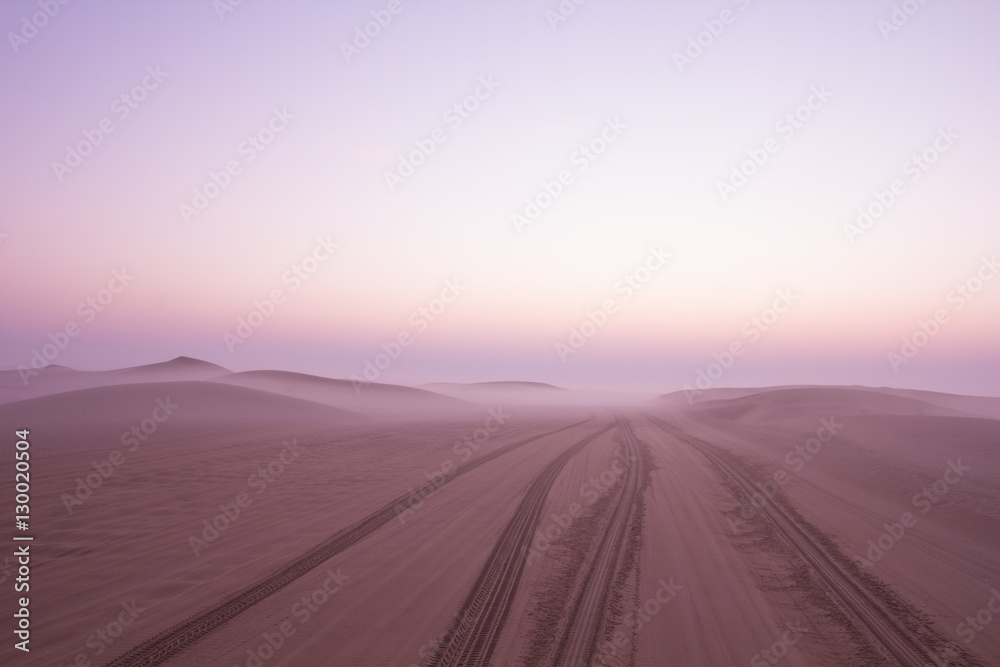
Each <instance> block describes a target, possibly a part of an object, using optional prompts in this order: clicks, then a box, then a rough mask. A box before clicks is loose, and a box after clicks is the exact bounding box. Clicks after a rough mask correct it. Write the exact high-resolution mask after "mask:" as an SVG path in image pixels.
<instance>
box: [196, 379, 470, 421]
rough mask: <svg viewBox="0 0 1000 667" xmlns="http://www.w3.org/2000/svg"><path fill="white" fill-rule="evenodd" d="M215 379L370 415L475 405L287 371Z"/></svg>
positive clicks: (431, 394)
mask: <svg viewBox="0 0 1000 667" xmlns="http://www.w3.org/2000/svg"><path fill="white" fill-rule="evenodd" d="M212 381H213V382H218V383H222V384H228V385H235V386H239V387H248V388H252V389H259V390H261V391H268V392H272V393H275V394H281V395H284V396H290V397H293V398H301V399H305V400H309V401H315V402H317V403H324V404H326V405H331V406H335V407H340V408H344V409H347V410H354V411H357V412H364V413H369V414H380V415H400V414H408V415H413V414H422V415H426V414H434V413H440V412H447V411H455V410H460V409H462V408H471V407H472V406H469V405H468V404H467V403H466V402H465V401H462V400H460V399H456V398H452V397H449V396H443V395H441V394H437V393H434V392H430V391H425V390H423V389H416V388H413V387H404V386H400V385H393V384H383V383H378V382H373V383H371V384H363V385H359V384H356V383H354V382H352V381H351V380H336V379H331V378H324V377H317V376H315V375H305V374H303V373H291V372H287V371H247V372H242V373H231V374H229V375H223V376H220V377H216V378H213V379H212Z"/></svg>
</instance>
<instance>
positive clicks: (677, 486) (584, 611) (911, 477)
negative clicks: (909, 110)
mask: <svg viewBox="0 0 1000 667" xmlns="http://www.w3.org/2000/svg"><path fill="white" fill-rule="evenodd" d="M39 379H41V380H42V381H41V382H39V383H38V384H37V385H35V386H34V387H33V388H31V390H30V391H29V390H27V389H23V390H22V393H23V394H24V397H23V398H20V399H18V397H17V396H16V395H12V394H13V393H14V392H16V389H15V388H12V387H9V389H10V391H11V392H12V394H8V395H7V397H6V402H5V403H4V404H2V405H0V422H3V423H5V424H13V423H24V422H32V423H35V424H37V426H36V427H35V428H33V429H32V431H31V441H32V450H31V451H32V452H33V453H35V454H36V455H37V457H38V458H37V461H36V463H35V465H36V466H37V468H38V469H44V470H45V473H44V474H43V475H39V476H38V477H36V478H34V479H35V480H36V481H35V482H34V484H33V486H32V488H33V492H32V498H33V502H34V503H35V505H34V506H35V507H36V508H37V509H36V512H35V515H34V517H33V519H34V524H35V525H36V526H37V528H36V529H35V531H34V532H35V535H34V536H35V540H36V542H35V543H34V551H33V558H34V559H35V560H34V561H33V562H34V563H35V567H37V568H38V571H39V572H41V573H44V574H45V576H44V577H43V576H39V577H37V579H36V580H34V581H33V587H32V592H33V594H32V605H33V609H34V610H35V612H34V616H33V617H32V618H33V623H34V627H35V632H36V633H38V634H37V635H36V636H44V637H46V642H45V643H44V644H43V645H40V646H38V647H36V648H34V649H33V651H32V652H31V653H30V657H28V656H21V655H17V652H15V651H14V649H13V648H12V647H11V646H10V644H9V643H7V644H4V645H3V646H2V647H0V659H2V660H3V661H4V664H7V662H10V663H11V664H15V663H14V661H17V664H29V665H51V664H67V663H70V662H71V661H72V660H73V659H74V657H75V656H76V655H84V656H87V658H88V659H91V660H93V661H94V662H95V663H96V664H108V665H132V664H178V665H180V664H219V665H231V664H239V665H243V664H249V663H248V662H247V661H250V663H252V662H253V659H252V656H253V655H256V656H258V658H257V659H262V658H261V656H269V657H268V659H267V661H268V662H269V663H271V664H279V665H302V664H310V665H311V664H316V665H383V664H384V665H391V664H404V665H410V664H417V665H447V664H462V665H478V664H528V665H549V664H557V665H564V664H565V665H580V664H588V665H589V664H619V663H618V662H615V661H616V660H618V661H623V660H626V659H627V660H628V661H631V664H637V665H653V664H664V662H663V661H664V660H669V661H670V664H673V663H674V662H676V663H678V664H703V665H709V664H712V665H721V664H747V663H750V664H754V663H753V662H752V661H753V660H762V659H766V658H765V657H764V656H765V655H770V656H771V657H775V656H776V655H777V654H778V653H781V655H782V660H783V661H784V662H785V663H787V664H790V665H820V664H830V665H843V664H856V665H882V664H897V663H898V664H918V662H919V661H931V660H933V659H934V657H935V656H944V657H943V658H942V659H943V660H944V661H945V662H943V663H942V664H949V665H988V664H992V663H993V662H995V661H996V660H998V659H1000V635H998V634H997V633H996V632H993V630H994V628H992V627H991V626H987V627H985V628H984V629H983V630H981V631H977V630H974V629H973V627H974V626H972V625H970V624H969V623H968V621H967V620H966V617H967V616H968V615H969V614H970V613H976V612H977V611H978V609H979V608H980V607H983V608H985V607H986V606H987V605H988V604H989V603H990V596H991V595H992V594H993V593H992V590H993V587H996V586H997V585H998V584H1000V570H998V569H997V566H996V558H995V555H996V553H997V550H998V549H1000V514H998V513H997V511H996V500H995V499H996V497H997V494H998V493H1000V488H998V487H1000V455H998V454H1000V453H998V450H997V443H998V442H1000V420H997V419H996V418H989V417H987V416H985V415H984V413H991V412H994V413H995V411H996V410H997V407H998V404H1000V399H990V398H979V397H969V396H957V395H948V394H935V393H928V392H901V391H899V390H891V389H878V388H863V387H778V388H756V389H742V390H717V391H714V392H708V393H707V394H706V395H705V396H702V397H700V400H699V401H697V402H695V403H693V404H692V405H688V404H687V402H686V401H684V402H678V401H676V400H674V399H675V396H673V395H667V396H661V397H659V398H654V399H652V400H648V401H645V402H639V403H636V404H632V405H627V406H621V407H618V408H609V407H598V406H595V405H594V403H593V400H592V399H593V397H592V396H590V395H587V394H582V393H581V392H575V391H572V390H567V389H561V388H559V387H555V386H551V385H539V384H538V383H531V382H524V383H521V382H510V381H505V382H496V383H478V384H474V385H457V384H454V383H435V384H431V385H428V386H426V387H424V388H411V387H403V386H395V385H382V384H373V385H369V386H365V387H362V388H360V389H359V391H357V392H356V391H355V389H354V388H353V387H352V385H351V383H350V382H349V381H344V380H335V379H327V378H321V377H315V376H308V375H303V374H299V373H288V372H277V371H252V372H240V373H231V372H229V371H227V370H226V369H223V368H219V367H216V366H213V365H211V364H206V363H204V362H200V361H197V360H194V359H188V358H178V359H174V360H172V361H170V362H165V363H159V364H151V365H147V366H142V367H136V368H126V369H120V370H116V371H108V372H87V371H74V370H71V369H68V368H58V369H47V370H46V371H45V372H44V373H43V374H42V375H40V376H39ZM84 384H86V385H88V386H86V387H83V385H84ZM439 391H441V392H444V393H438V392H439ZM484 392H485V393H484ZM496 392H500V393H502V395H503V397H504V398H505V399H508V400H506V401H505V402H503V403H494V402H493V399H495V398H497V397H498V394H497V393H496ZM448 394H451V395H448ZM454 395H460V396H463V397H464V398H467V399H469V400H461V399H459V398H455V397H454ZM548 395H554V396H558V397H559V399H558V405H557V404H556V403H554V402H550V403H546V402H545V396H548ZM574 397H576V402H577V403H578V404H579V405H578V406H577V407H574V406H573V405H572V403H573V402H574V401H573V399H574ZM480 398H484V399H485V400H483V401H480V400H478V399H480ZM994 417H995V414H994ZM144 420H146V421H148V422H151V423H153V422H155V428H152V429H148V428H145V427H143V426H142V424H143V421H144ZM130 425H137V426H138V430H130V429H129V426H130ZM136 436H138V437H136ZM2 485H3V486H5V487H7V491H10V492H13V490H12V489H11V488H10V487H11V484H10V482H9V481H8V480H4V481H3V483H2ZM219 517H222V518H219ZM494 572H495V573H501V572H509V573H512V574H511V577H508V576H506V575H504V576H502V577H499V578H494V577H493V573H494ZM515 573H516V576H513V575H514V574H515ZM316 591H322V592H321V593H316ZM304 595H305V596H306V597H305V598H303V596H304ZM312 596H314V597H312ZM482 596H486V597H482ZM303 599H305V600H306V601H308V602H310V603H311V604H305V603H303ZM480 599H483V600H488V602H485V603H480V602H475V601H476V600H480ZM320 601H322V603H321V602H320ZM123 604H124V607H123ZM129 605H131V606H129ZM970 605H972V606H971V607H970ZM976 605H979V606H976ZM632 610H635V611H632ZM886 610H891V612H888V613H887V612H886ZM123 611H127V612H129V613H134V614H135V618H134V619H132V618H129V617H128V614H127V613H126V614H125V617H124V618H128V619H129V621H130V623H129V625H127V626H124V629H123V630H122V631H121V634H120V637H116V638H115V641H109V642H105V641H104V639H100V636H101V635H99V634H95V633H96V632H97V630H100V629H102V628H105V626H108V625H109V624H111V625H112V630H114V631H115V632H118V630H115V629H114V626H113V624H114V623H115V622H117V621H116V619H118V618H119V617H120V614H121V613H122V612H123ZM463 618H464V619H466V621H465V622H462V620H461V619H463ZM168 630H169V631H170V632H169V633H168V632H167V631H168ZM274 633H278V634H277V635H276V634H274ZM279 636H280V642H279V641H278V639H275V637H279ZM104 637H105V638H106V639H109V640H110V637H109V636H108V635H107V634H106V633H105V634H104ZM169 637H178V638H180V639H177V640H174V639H169ZM267 637H271V641H272V643H274V644H278V646H277V647H273V646H272V648H271V649H270V650H268V649H267V647H268V646H270V645H271V644H268V640H267ZM388 637H391V638H392V639H391V641H390V640H388V639H386V638H388ZM486 637H489V638H491V639H490V640H489V641H487V642H486V643H483V642H484V641H485V640H484V638H486ZM611 637H618V638H619V643H616V642H615V641H610V640H609V638H611ZM968 637H972V638H973V641H968V642H967V641H965V639H967V638H968ZM88 638H89V643H88ZM248 651H249V653H248ZM764 651H770V652H771V653H767V654H765V653H764ZM601 660H603V661H604V663H602V662H600V661H601ZM595 661H596V662H595ZM626 664H629V663H627V662H626ZM919 664H922V662H919Z"/></svg>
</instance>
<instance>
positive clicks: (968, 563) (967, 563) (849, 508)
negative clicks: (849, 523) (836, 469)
mask: <svg viewBox="0 0 1000 667" xmlns="http://www.w3.org/2000/svg"><path fill="white" fill-rule="evenodd" d="M789 474H790V475H791V476H792V478H793V479H794V480H796V482H800V483H801V484H802V486H803V487H804V488H805V490H806V491H809V492H810V493H812V494H813V495H815V496H816V497H818V498H822V499H823V500H825V501H826V502H828V503H831V504H833V505H837V506H838V507H840V508H841V509H843V510H844V511H845V512H847V513H849V514H853V515H854V516H855V517H857V518H858V519H860V520H861V521H864V522H865V523H867V524H868V525H870V526H872V527H873V528H875V529H876V530H878V531H879V532H882V531H884V530H885V528H884V524H887V523H892V522H893V521H894V520H893V519H888V518H886V517H884V516H882V515H880V514H878V513H876V512H873V511H871V510H869V509H868V508H867V507H863V506H861V505H859V504H857V503H855V502H852V501H850V500H848V499H847V498H844V497H842V496H838V495H836V494H834V493H831V492H830V491H827V490H826V489H824V488H823V487H821V486H819V485H818V484H816V483H815V482H813V481H811V480H808V479H806V478H805V477H803V476H802V475H797V474H795V473H789ZM900 541H901V542H902V543H903V544H907V545H909V546H911V547H913V548H914V549H918V550H920V551H922V552H924V553H925V554H927V555H928V556H931V557H933V558H936V559H937V560H939V561H941V562H942V563H943V564H945V565H948V566H949V567H952V568H954V569H956V570H958V571H959V572H961V573H963V574H965V575H967V576H969V577H971V578H973V579H975V580H976V581H977V582H978V583H979V584H980V585H981V586H983V587H984V588H990V587H1000V576H997V575H996V574H995V573H993V572H990V571H989V570H987V569H986V568H985V567H983V566H982V565H980V564H978V562H977V561H974V560H972V559H970V558H969V557H968V556H967V555H966V554H964V553H963V552H961V551H959V550H957V549H955V548H954V547H951V546H949V545H947V544H942V543H939V542H933V541H931V540H929V539H927V538H924V537H921V536H920V535H919V534H918V533H916V532H914V531H912V530H908V531H906V535H904V536H903V538H902V539H901V540H900Z"/></svg>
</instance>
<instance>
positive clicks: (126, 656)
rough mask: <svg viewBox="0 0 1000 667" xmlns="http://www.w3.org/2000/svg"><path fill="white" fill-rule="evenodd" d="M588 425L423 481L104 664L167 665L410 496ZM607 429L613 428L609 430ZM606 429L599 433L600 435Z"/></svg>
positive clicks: (382, 520) (389, 515)
mask: <svg viewBox="0 0 1000 667" xmlns="http://www.w3.org/2000/svg"><path fill="white" fill-rule="evenodd" d="M588 421H590V419H585V420H583V421H580V422H576V423H573V424H570V425H569V426H564V427H563V428H558V429H555V430H553V431H547V432H545V433H540V434H538V435H535V436H532V437H530V438H525V439H523V440H519V441H517V442H514V443H511V444H509V445H507V446H505V447H503V448H501V449H498V450H496V451H493V452H490V453H489V454H486V455H485V456H482V457H480V458H478V459H475V460H473V461H469V462H468V463H465V464H463V465H461V466H458V467H457V468H455V469H454V470H452V471H451V472H449V473H446V474H444V475H443V476H439V477H438V478H436V479H435V480H431V481H429V482H425V483H424V484H422V485H421V486H420V487H419V488H418V489H417V491H410V492H407V493H405V494H403V495H401V496H399V497H397V498H395V499H394V500H392V501H390V502H389V503H387V504H386V505H384V506H382V508H381V509H379V510H376V511H375V512H373V513H372V514H370V515H368V516H367V517H365V518H364V519H362V520H361V521H358V522H357V523H355V524H354V525H352V526H349V527H348V528H345V529H343V530H341V531H339V532H337V533H336V534H334V535H333V536H332V537H330V538H328V539H327V540H325V541H324V542H321V543H320V544H318V545H316V546H315V547H313V548H312V549H310V550H309V551H307V552H306V553H304V554H303V555H302V556H300V557H298V558H296V559H295V560H293V561H292V562H290V563H288V564H287V565H285V566H284V567H282V568H281V569H279V570H277V571H275V572H272V573H271V574H269V575H267V576H265V577H264V578H262V579H260V580H259V581H257V582H256V583H254V584H251V585H249V586H247V587H245V588H243V589H241V590H239V591H237V592H235V593H233V594H231V595H230V596H228V597H226V598H224V599H223V600H222V601H221V602H219V603H217V604H215V605H213V606H211V607H209V608H207V609H205V610H203V611H201V612H199V613H197V614H195V615H194V616H190V617H188V618H187V619H186V620H184V621H181V622H180V623H178V624H177V625H175V626H173V627H172V628H169V629H167V630H164V631H163V632H161V633H159V634H157V635H155V636H154V637H151V638H150V639H147V640H146V641H144V642H143V643H141V644H139V645H138V646H135V647H133V648H132V649H130V650H129V651H127V652H125V653H123V654H122V655H120V656H118V657H117V658H115V659H114V660H112V661H111V662H109V663H107V667H152V666H154V665H160V664H162V663H164V662H166V661H167V660H169V659H170V658H172V657H173V656H175V655H177V654H178V653H180V652H181V651H183V650H185V649H186V648H188V647H190V646H191V645H192V644H194V643H196V642H198V641H200V640H201V639H204V638H205V637H206V636H207V635H208V634H210V633H211V632H213V631H214V630H216V629H218V628H219V627H221V626H222V625H224V624H226V623H228V622H229V621H231V620H232V619H234V618H236V617H237V616H239V615H240V614H242V613H243V612H245V611H246V610H247V609H250V608H251V607H253V606H254V605H255V604H257V603H258V602H260V601H261V600H264V599H265V598H267V597H269V596H271V595H273V594H274V593H277V592H278V591H280V590H281V589H283V588H285V587H286V586H289V585H290V584H292V583H293V582H295V581H296V580H297V579H299V578H300V577H302V576H303V575H305V574H307V573H309V572H311V571H312V570H314V569H315V568H317V567H319V566H320V565H322V564H323V563H324V562H326V561H327V560H329V559H330V558H332V557H333V556H336V555H337V554H339V553H341V552H343V551H344V550H346V549H347V548H349V547H351V546H353V545H354V544H356V543H358V542H360V541H361V540H363V539H364V538H366V537H368V535H370V534H371V533H373V532H374V531H376V530H377V529H379V528H381V527H382V526H384V525H385V524H386V523H388V522H389V521H391V520H392V519H393V518H394V517H395V516H396V515H397V514H398V513H399V508H401V507H403V508H405V507H408V506H409V505H408V503H410V501H411V499H412V498H413V497H414V495H416V494H418V493H419V492H422V491H428V492H433V491H436V490H437V489H440V488H441V487H442V486H443V485H444V484H447V483H448V482H450V481H452V480H453V479H455V478H456V477H458V476H459V475H464V474H465V473H467V472H471V471H472V470H475V469H476V468H478V467H479V466H481V465H484V464H486V463H489V462H490V461H493V460H494V459H497V458H499V457H501V456H503V455H504V454H507V453H509V452H511V451H513V450H515V449H518V448H520V447H523V446H524V445H527V444H529V443H532V442H535V441H536V440H541V439H542V438H546V437H549V436H551V435H555V434H556V433H560V432H562V431H566V430H568V429H571V428H574V427H576V426H580V425H581V424H584V423H586V422H588ZM608 428H611V427H610V426H609V427H608ZM606 430H607V429H604V431H606ZM604 431H601V433H603V432H604ZM596 435H598V434H595V435H594V436H591V438H593V437H596ZM422 497H424V496H422Z"/></svg>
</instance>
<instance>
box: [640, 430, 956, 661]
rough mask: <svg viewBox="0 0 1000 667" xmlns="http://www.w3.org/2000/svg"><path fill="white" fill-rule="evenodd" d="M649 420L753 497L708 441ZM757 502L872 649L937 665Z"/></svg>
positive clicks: (792, 524) (789, 525)
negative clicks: (819, 578) (863, 635)
mask: <svg viewBox="0 0 1000 667" xmlns="http://www.w3.org/2000/svg"><path fill="white" fill-rule="evenodd" d="M648 419H649V420H650V421H651V422H652V423H653V424H655V425H656V426H657V427H659V428H660V430H662V431H663V432H664V433H667V434H669V435H671V436H673V437H674V438H676V439H678V440H679V441H681V442H683V443H685V444H687V445H689V446H690V447H692V448H694V449H695V450H696V451H698V452H699V453H700V454H701V455H702V456H704V457H705V458H706V459H708V461H709V462H710V463H712V464H713V465H715V466H716V467H718V468H719V469H720V470H722V471H723V472H724V473H725V474H726V475H727V476H728V477H730V478H731V479H732V480H733V481H735V482H736V483H737V484H738V485H739V486H740V487H741V488H742V489H743V490H744V491H745V492H746V493H748V494H753V493H755V492H756V491H757V489H756V487H755V485H754V483H753V480H751V479H750V478H748V477H747V476H746V475H745V474H744V473H743V472H742V471H741V470H740V469H738V468H737V467H735V466H734V465H732V464H731V463H729V461H727V460H726V459H725V458H724V457H723V456H720V455H719V454H717V453H716V452H715V451H713V448H712V447H711V446H710V445H708V444H707V443H704V442H702V441H701V440H698V439H696V438H693V437H691V436H689V435H687V434H686V433H684V432H683V431H681V430H680V429H679V428H676V427H674V426H672V425H670V424H668V423H666V422H663V421H661V420H659V419H656V418H654V417H651V416H648ZM760 504H761V505H762V507H761V510H762V512H763V514H764V515H765V516H766V518H767V519H768V520H769V521H770V522H771V524H772V525H773V526H774V527H775V528H776V529H777V530H778V532H779V533H780V534H781V535H782V537H783V538H784V539H785V540H786V541H787V542H788V544H789V545H790V546H792V547H793V548H794V549H795V550H796V551H797V552H798V554H799V555H800V556H801V557H802V558H803V560H805V562H806V563H808V564H809V565H810V566H811V568H812V569H813V570H814V571H815V572H816V573H817V574H818V575H819V576H820V577H821V578H822V580H823V581H824V582H825V583H826V585H827V586H828V588H829V590H830V591H831V592H832V593H833V594H834V595H835V596H836V597H837V599H838V600H839V602H840V603H841V606H842V607H843V609H844V611H845V612H846V613H849V615H850V616H851V617H852V619H853V620H854V621H855V622H856V623H857V625H858V627H859V628H863V629H864V630H865V631H866V632H867V634H868V635H869V636H870V637H871V639H872V640H873V642H874V643H875V644H876V645H878V646H881V647H882V648H883V649H884V650H885V651H886V652H887V653H888V655H891V656H892V657H893V659H894V660H896V661H897V663H898V664H900V665H911V666H913V667H923V666H924V665H928V664H934V663H935V662H936V657H935V652H934V651H932V650H931V649H929V648H927V647H926V646H924V644H923V642H922V641H921V640H920V638H919V637H917V636H916V635H915V633H913V632H912V631H910V630H909V629H908V628H906V627H905V625H904V624H903V623H902V622H900V621H899V620H897V619H896V618H895V617H894V616H893V614H892V613H891V612H890V611H889V610H888V609H887V608H886V606H885V605H884V604H883V602H882V601H881V600H880V599H879V598H878V596H877V595H876V594H875V593H873V592H872V591H870V590H869V589H868V588H867V587H866V586H865V585H864V584H863V583H862V582H860V581H858V580H857V579H856V578H855V577H854V576H852V575H851V574H850V573H848V572H847V570H845V569H844V567H843V566H842V565H841V564H840V563H838V562H837V561H836V560H835V559H834V557H833V556H832V555H831V554H830V553H828V552H827V551H826V549H824V548H823V546H821V545H820V544H819V542H817V541H816V539H815V538H813V537H812V536H811V535H810V534H809V533H807V532H806V531H805V530H804V529H803V528H802V526H800V525H799V523H798V522H797V521H795V520H794V519H793V518H792V517H791V516H790V515H789V514H788V512H787V511H786V510H784V509H783V508H782V507H780V506H779V505H777V504H775V503H774V502H772V501H770V500H768V501H767V502H764V503H760Z"/></svg>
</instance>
